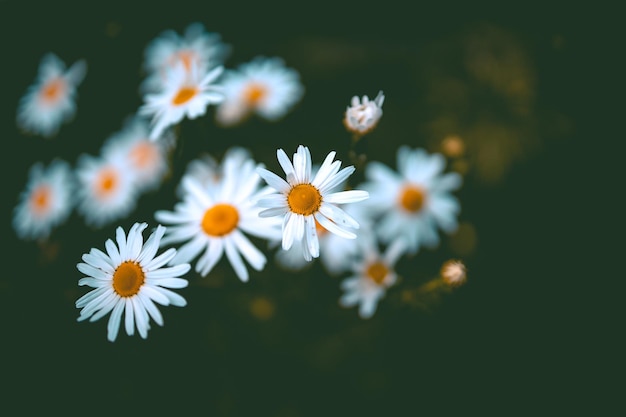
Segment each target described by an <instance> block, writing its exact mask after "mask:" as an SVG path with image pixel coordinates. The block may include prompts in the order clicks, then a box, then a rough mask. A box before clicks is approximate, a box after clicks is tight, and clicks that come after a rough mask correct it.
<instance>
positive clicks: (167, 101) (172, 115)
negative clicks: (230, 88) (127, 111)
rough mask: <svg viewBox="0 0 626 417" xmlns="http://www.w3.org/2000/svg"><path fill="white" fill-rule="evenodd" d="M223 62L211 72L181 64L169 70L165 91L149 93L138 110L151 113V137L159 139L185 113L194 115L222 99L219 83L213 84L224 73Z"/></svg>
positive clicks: (188, 116) (199, 113) (193, 116)
mask: <svg viewBox="0 0 626 417" xmlns="http://www.w3.org/2000/svg"><path fill="white" fill-rule="evenodd" d="M223 70H224V68H223V67H222V66H219V67H216V68H214V69H212V70H211V71H209V72H208V73H205V72H202V71H200V70H199V69H198V68H197V67H195V66H194V67H192V68H191V72H189V73H188V72H187V70H185V67H184V66H183V65H182V64H178V65H177V66H175V67H174V68H172V69H170V70H169V71H168V73H167V79H166V81H165V84H164V88H163V91H162V92H159V93H155V94H146V95H145V96H144V101H145V103H144V104H143V105H142V106H141V107H140V108H139V114H141V115H144V116H151V117H152V131H151V132H150V139H151V140H157V139H158V138H159V136H161V133H162V132H163V131H164V130H165V128H167V127H168V126H171V125H174V124H177V123H178V122H180V121H181V120H183V118H184V117H187V118H189V119H195V118H196V117H199V116H202V115H204V114H205V113H206V109H207V106H208V105H209V104H218V103H220V102H221V101H222V100H223V98H224V96H223V94H222V93H221V88H220V86H217V85H215V84H212V83H213V82H214V81H215V80H216V79H217V78H218V77H219V76H220V74H221V73H222V71H223Z"/></svg>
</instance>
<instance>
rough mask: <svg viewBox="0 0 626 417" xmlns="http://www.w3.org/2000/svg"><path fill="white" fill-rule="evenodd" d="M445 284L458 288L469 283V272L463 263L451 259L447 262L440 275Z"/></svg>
mask: <svg viewBox="0 0 626 417" xmlns="http://www.w3.org/2000/svg"><path fill="white" fill-rule="evenodd" d="M439 274H440V275H441V278H442V279H443V280H444V282H445V283H446V284H448V285H450V286H453V287H457V286H459V285H462V284H464V283H465V281H467V270H466V268H465V265H464V264H463V262H461V261H457V260H454V259H451V260H449V261H446V262H445V263H444V264H443V265H442V267H441V271H440V273H439Z"/></svg>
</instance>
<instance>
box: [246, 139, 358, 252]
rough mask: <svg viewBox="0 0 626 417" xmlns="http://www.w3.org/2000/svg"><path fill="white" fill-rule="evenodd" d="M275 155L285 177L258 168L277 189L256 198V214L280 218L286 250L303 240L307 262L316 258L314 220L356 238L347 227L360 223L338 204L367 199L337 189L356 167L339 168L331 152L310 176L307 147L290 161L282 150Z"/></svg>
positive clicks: (268, 182)
mask: <svg viewBox="0 0 626 417" xmlns="http://www.w3.org/2000/svg"><path fill="white" fill-rule="evenodd" d="M276 154H277V157H278V162H279V163H280V166H281V167H282V169H283V171H285V174H286V176H287V177H286V178H287V180H286V181H285V180H284V179H282V178H280V177H279V176H278V175H276V174H274V173H273V172H271V171H268V170H267V169H265V168H262V167H259V168H258V169H257V172H258V173H259V175H261V177H263V179H264V180H265V181H266V182H267V184H268V185H269V186H270V187H272V188H273V189H274V190H275V191H277V192H275V193H273V194H272V195H269V196H266V197H264V198H261V199H259V200H258V203H257V204H258V205H259V206H260V207H264V208H265V210H263V211H261V212H260V213H259V215H260V216H261V217H274V216H278V217H282V248H283V249H284V250H289V249H290V248H291V246H292V245H293V243H294V242H300V241H303V243H304V245H303V248H304V250H303V256H304V258H305V259H306V260H307V261H310V260H312V259H313V258H317V257H319V239H318V234H317V228H316V225H315V224H316V221H317V222H318V223H319V224H320V225H321V226H322V227H324V228H325V229H327V230H328V231H329V232H331V233H335V234H337V235H339V236H342V237H344V238H347V239H354V238H356V234H355V233H354V232H353V231H352V230H350V229H358V228H359V223H358V222H357V221H356V220H355V219H354V218H352V216H350V215H349V214H348V213H346V212H345V211H344V210H343V209H341V208H340V207H339V206H338V204H348V203H356V202H359V201H363V200H365V199H367V198H368V193H367V191H362V190H349V191H336V188H337V186H339V185H340V184H343V183H344V182H345V181H346V180H347V178H348V177H349V176H350V175H352V173H353V172H354V170H355V168H354V167H353V166H348V167H345V168H343V169H342V170H341V171H339V167H340V166H341V161H339V160H337V161H334V162H333V159H334V158H335V154H336V152H335V151H332V152H330V153H329V154H328V156H326V159H325V160H324V162H323V163H322V165H321V166H320V168H319V170H318V171H317V173H316V174H315V176H312V175H311V153H310V152H309V148H307V147H305V146H302V145H300V146H298V150H297V152H296V153H294V155H293V164H292V162H291V161H290V160H289V157H288V156H287V154H286V153H285V151H283V150H282V149H278V151H277V153H276Z"/></svg>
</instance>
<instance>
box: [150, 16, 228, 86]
mask: <svg viewBox="0 0 626 417" xmlns="http://www.w3.org/2000/svg"><path fill="white" fill-rule="evenodd" d="M230 52H231V47H230V45H227V44H225V43H223V42H222V38H221V36H220V34H219V33H213V32H207V31H206V30H205V27H204V25H203V24H202V23H199V22H196V23H192V24H190V25H189V26H187V28H186V29H185V32H184V34H183V36H181V35H179V34H178V33H176V32H175V31H173V30H166V31H164V32H162V33H161V34H160V35H159V36H158V37H156V38H155V39H154V40H152V41H151V42H150V43H149V44H148V46H147V47H146V49H145V51H144V63H143V68H144V70H145V71H146V73H147V74H148V76H147V77H146V79H145V80H144V81H143V83H142V85H141V90H142V92H144V93H147V92H157V91H160V90H161V89H162V88H163V85H164V82H165V80H166V75H167V71H168V70H169V69H170V68H174V67H176V66H177V65H178V64H182V65H183V68H184V70H185V71H186V72H187V73H191V69H192V68H193V67H196V68H198V70H199V71H200V72H207V71H208V70H210V69H211V68H213V67H216V66H218V65H223V63H224V61H225V59H226V58H227V56H228V55H230Z"/></svg>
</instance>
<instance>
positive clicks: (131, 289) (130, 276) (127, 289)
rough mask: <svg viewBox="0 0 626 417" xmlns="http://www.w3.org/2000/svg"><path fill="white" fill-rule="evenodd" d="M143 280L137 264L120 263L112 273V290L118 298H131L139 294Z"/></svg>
mask: <svg viewBox="0 0 626 417" xmlns="http://www.w3.org/2000/svg"><path fill="white" fill-rule="evenodd" d="M145 278H146V276H145V275H144V273H143V269H141V266H139V264H138V263H137V262H133V261H125V262H122V263H121V264H120V266H118V267H117V269H116V270H115V272H114V273H113V289H114V290H115V292H116V293H117V294H118V295H119V296H120V297H132V296H133V295H135V294H137V293H138V292H139V289H140V288H141V286H142V285H143V283H144V281H145Z"/></svg>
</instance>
